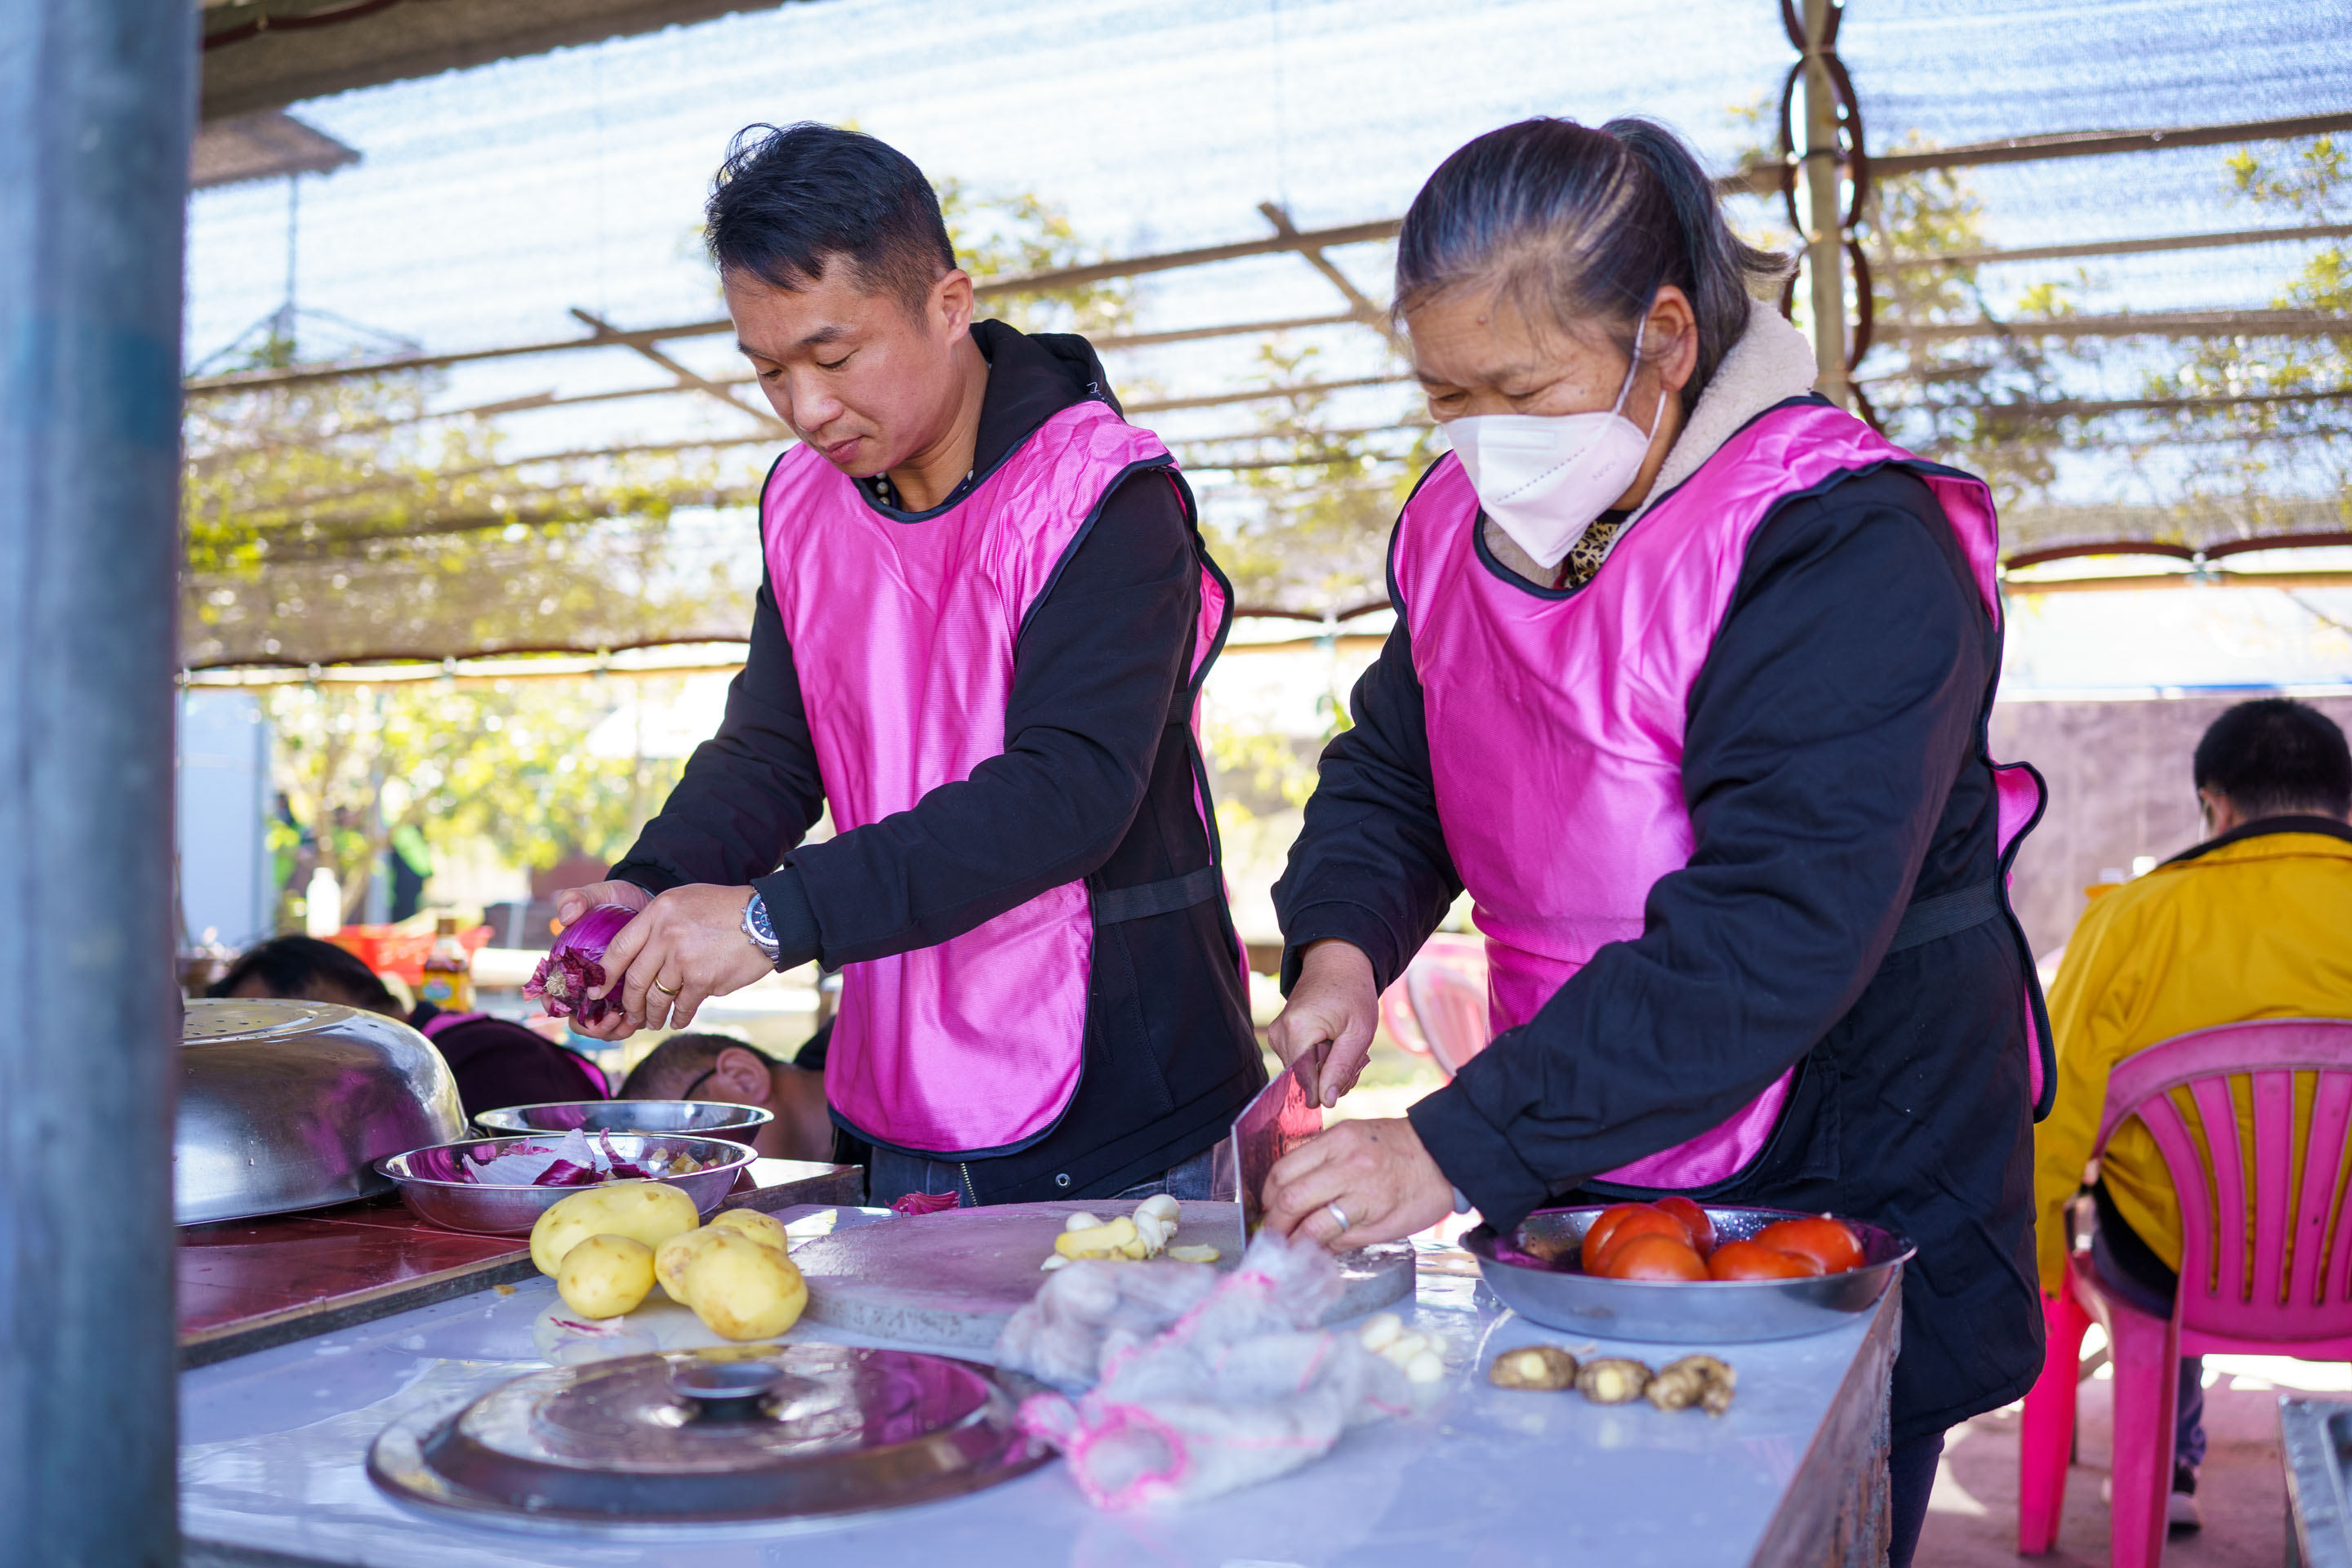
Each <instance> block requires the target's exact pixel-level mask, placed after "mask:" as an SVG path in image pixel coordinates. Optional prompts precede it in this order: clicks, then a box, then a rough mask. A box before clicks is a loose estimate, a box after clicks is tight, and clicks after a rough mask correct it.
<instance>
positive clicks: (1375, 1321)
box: [1356, 1312, 1404, 1351]
mask: <svg viewBox="0 0 2352 1568" xmlns="http://www.w3.org/2000/svg"><path fill="white" fill-rule="evenodd" d="M1402 1332H1404V1320H1403V1319H1402V1318H1400V1317H1398V1316H1397V1315H1396V1314H1395V1313H1394V1312H1375V1313H1374V1314H1372V1316H1370V1318H1367V1319H1366V1320H1364V1326H1363V1327H1362V1328H1360V1329H1359V1330H1357V1331H1356V1337H1357V1338H1358V1339H1359V1340H1360V1341H1362V1342H1363V1346H1364V1348H1365V1349H1366V1350H1368V1351H1382V1350H1386V1349H1387V1348H1388V1347H1389V1346H1390V1345H1391V1344H1392V1343H1394V1342H1395V1341H1396V1337H1397V1336H1398V1335H1399V1334H1401V1333H1402Z"/></svg>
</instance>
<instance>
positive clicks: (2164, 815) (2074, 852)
mask: <svg viewBox="0 0 2352 1568" xmlns="http://www.w3.org/2000/svg"><path fill="white" fill-rule="evenodd" d="M2252 695H2254V694H2252V693H2244V694H2231V695H2228V696H2221V697H2179V698H2172V699H2168V700H2149V701H2136V702H2135V701H2126V702H2004V703H2000V705H1998V706H1997V707H1995V709H1994V710H1993V719H1992V743H1993V755H1994V756H1996V757H1998V758H1999V759H2000V761H2002V762H2005V763H2006V762H2027V763H2032V764H2033V765H2034V766H2035V767H2037V768H2039V769H2040V770H2041V771H2042V777H2043V778H2044V779H2046V780H2048V781H2049V784H2050V809H2049V812H2048V814H2047V815H2045V816H2043V817H2042V826H2040V827H2038V828H2036V829H2034V831H2033V836H2032V837H2030V838H2028V839H2027V840H2026V841H2025V847H2024V848H2023V849H2022V850H2021V851H2020V852H2019V855H2018V861H2017V875H2016V880H2015V882H2014V884H2013V885H2012V887H2011V898H2012V899H2013V900H2015V902H2016V905H2017V910H2018V914H2019V917H2020V918H2021V920H2022V921H2024V923H2025V931H2026V934H2027V935H2028V936H2029V937H2031V938H2032V942H2033V951H2034V952H2036V953H2047V952H2050V951H2051V950H2052V949H2053V948H2055V947H2057V946H2059V945H2060V944H2061V943H2063V942H2065V940H2066V938H2067V936H2068V935H2069V933H2071V932H2072V931H2074V921H2076V920H2077V919H2079V918H2080V917H2081V915H2082V912H2083V907H2084V904H2085V903H2086V902H2088V900H2086V899H2085V898H2084V893H2083V889H2084V888H2085V887H2086V886H2088V885H2090V884H2092V883H2095V882H2097V881H2099V880H2101V879H2103V876H2111V875H2112V874H2113V873H2115V872H2116V871H2122V872H2124V873H2126V875H2127V874H2128V873H2129V871H2130V869H2131V864H2132V861H2133V859H2134V858H2137V857H2139V856H2143V855H2145V856H2151V857H2153V858H2156V859H2158V860H2162V859H2165V858H2168V857H2169V856H2172V855H2177V854H2179V852H2180V851H2181V850H2183V849H2186V848H2188V847H2189V846H2191V845H2193V844H2195V843H2196V842H2197V841H2198V840H2199V839H2200V837H2203V832H2202V829H2201V828H2200V826H2199V823H2198V816H2197V793H2196V790H2195V788H2194V786H2192V785H2191V784H2190V783H2189V758H2190V757H2191V755H2192V754H2193V753H2194V752H2196V750H2197V742H2198V740H2199V738H2200V736H2202V735H2203V734H2204V733H2205V729H2206V726H2208V725H2209V724H2210V723H2212V722H2213V721H2214V720H2215V719H2217V718H2219V717H2220V716H2221V713H2222V711H2223V710H2226V709H2228V708H2231V707H2232V706H2234V705H2235V704H2236V703H2239V702H2242V701H2244V700H2247V698H2248V697H2249V696H2252ZM2311 704H2312V706H2313V707H2315V708H2317V709H2318V710H2320V711H2322V712H2324V713H2326V715H2327V716H2328V717H2329V718H2331V719H2333V720H2335V721H2336V722H2337V723H2338V724H2341V725H2343V726H2344V727H2345V729H2346V730H2347V731H2352V697H2322V698H2315V699H2312V700H2311Z"/></svg>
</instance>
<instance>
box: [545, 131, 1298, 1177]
mask: <svg viewBox="0 0 2352 1568" xmlns="http://www.w3.org/2000/svg"><path fill="white" fill-rule="evenodd" d="M708 218H709V225H708V231H707V232H708V237H709V245H710V248H711V254H712V256H713V258H715V260H716V261H717V263H718V266H719V277H720V279H721V281H722V282H723V284H724V285H725V288H726V292H727V300H728V306H729V310H730V312H731V314H732V315H733V317H734V321H735V326H736V332H737V337H738V341H739V343H740V347H741V349H742V351H743V353H744V355H745V357H746V358H747V359H748V360H749V361H750V363H751V366H752V369H753V371H754V372H755V374H757V375H758V378H759V381H760V384H761V388H762V389H763V390H764V391H765V392H766V394H767V395H768V399H769V401H770V402H771V403H772V405H774V407H775V410H776V413H777V414H778V416H780V417H782V419H783V420H784V421H785V422H786V423H787V424H788V425H790V426H792V428H793V433H794V434H796V435H797V436H799V437H800V438H801V440H800V444H799V445H798V446H796V447H793V448H792V449H790V450H788V451H786V452H785V453H784V455H783V456H782V457H781V458H778V459H777V460H776V463H775V466H774V468H772V469H771V470H770V472H769V475H768V479H767V483H766V485H765V486H764V487H763V489H762V493H761V509H760V523H761V545H762V549H763V553H764V557H765V562H766V567H767V573H766V581H765V583H764V584H763V586H762V587H761V592H760V595H759V599H758V603H757V606H756V608H755V610H754V614H753V620H752V627H751V649H750V653H749V655H748V658H747V662H746V664H745V668H744V670H743V673H742V674H741V675H740V676H739V677H738V678H737V679H736V681H735V684H734V687H733V689H732V690H731V691H730V694H729V699H728V707H727V714H726V719H725V721H724V722H723V723H722V724H721V726H720V728H719V733H718V734H717V735H716V736H715V737H714V738H713V739H712V740H711V741H710V742H708V743H707V744H705V745H703V746H701V747H700V748H698V750H697V751H696V752H695V753H694V755H693V757H692V758H691V759H690V760H689V761H688V764H687V768H686V773H685V776H684V777H683V778H682V779H681V780H680V781H679V783H678V785H677V789H676V790H675V791H673V792H672V794H671V795H670V798H669V800H668V802H667V805H665V806H664V807H663V809H662V812H661V814H660V815H659V816H656V818H655V819H654V820H653V821H652V822H650V823H648V824H647V825H646V829H645V831H644V833H643V834H642V836H641V837H639V839H638V841H637V843H636V845H635V847H633V848H632V849H631V850H630V851H629V852H628V854H626V855H625V856H624V857H623V858H622V859H621V861H620V862H619V863H618V864H617V865H615V866H614V868H613V869H612V871H611V873H610V876H611V878H612V880H610V881H606V882H603V883H599V884H596V885H595V886H593V887H591V888H586V889H574V890H573V891H572V892H571V893H568V894H566V895H564V897H563V899H562V900H561V904H560V908H559V911H558V912H559V914H560V915H561V916H562V918H563V919H565V920H566V921H569V920H572V919H576V918H577V916H578V914H579V912H580V911H581V910H584V909H585V908H586V907H587V906H588V905H589V904H591V903H593V902H619V903H624V904H626V905H628V906H629V907H631V908H633V909H636V910H641V911H642V912H641V913H640V914H639V915H638V916H637V918H636V919H635V920H633V921H631V922H630V923H629V925H628V926H627V927H626V929H625V930H624V931H622V932H621V934H620V935H619V936H618V937H617V938H616V939H614V943H613V945H612V947H611V949H610V952H609V953H608V955H607V968H608V970H609V971H611V972H614V973H617V972H619V971H621V970H622V969H624V968H625V970H626V976H625V984H623V985H622V986H620V987H618V988H616V989H615V990H614V999H616V1000H617V1001H618V1002H619V1003H620V1005H621V1011H620V1013H619V1014H618V1015H617V1016H614V1017H612V1018H609V1019H607V1020H605V1021H604V1022H603V1023H601V1024H597V1025H590V1026H585V1027H586V1028H587V1030H588V1032H591V1033H594V1034H598V1035H600V1036H602V1037H605V1038H618V1037H622V1036H624V1035H625V1034H627V1033H630V1032H631V1031H633V1030H635V1029H636V1028H639V1027H645V1026H655V1027H660V1026H667V1027H671V1028H683V1027H686V1026H688V1025H690V1024H691V1023H692V1022H693V1020H694V1015H695V1011H696V1009H697V1008H698V1006H699V1005H700V1004H701V1003H702V1002H703V1001H705V1000H707V999H708V998H709V997H711V996H714V995H719V994H724V993H726V992H729V991H732V990H735V989H737V988H739V987H740V986H742V985H745V984H750V983H751V981H753V980H756V979H758V978H759V977H760V976H761V975H763V974H765V973H769V972H770V971H771V970H772V969H784V968H791V967H793V966H796V965H799V964H803V963H808V962H809V961H811V960H813V959H814V960H816V961H818V962H820V963H824V964H825V965H826V966H828V967H835V968H839V969H840V970H841V971H842V994H841V1005H840V1011H839V1014H838V1016H837V1017H836V1019H835V1022H834V1024H833V1026H832V1027H831V1038H830V1040H829V1042H827V1044H826V1047H825V1052H824V1087H825V1097H826V1100H827V1101H828V1103H829V1104H830V1106H831V1109H832V1114H833V1118H834V1121H835V1124H836V1126H837V1127H838V1128H839V1129H840V1130H841V1131H842V1133H843V1135H844V1137H845V1140H846V1141H848V1142H851V1143H853V1144H855V1145H862V1146H863V1147H864V1149H865V1150H866V1152H867V1158H868V1169H869V1196H870V1200H871V1201H874V1202H877V1203H885V1204H887V1203H889V1202H891V1201H893V1200H894V1199H896V1198H898V1197H899V1196H901V1195H903V1194H907V1193H908V1192H918V1191H919V1192H929V1193H947V1192H951V1193H954V1194H956V1195H957V1196H958V1198H959V1199H960V1200H961V1202H962V1203H965V1204H968V1205H970V1204H983V1203H1007V1202H1023V1201H1032V1200H1037V1199H1046V1198H1078V1197H1097V1196H1110V1195H1125V1194H1141V1193H1147V1192H1153V1191H1167V1192H1171V1193H1173V1194H1175V1195H1176V1196H1179V1197H1199V1198H1205V1197H1208V1196H1209V1195H1211V1187H1212V1184H1213V1175H1212V1164H1213V1149H1214V1147H1215V1146H1216V1145H1217V1143H1218V1142H1220V1140H1221V1138H1222V1135H1223V1131H1224V1128H1225V1126H1226V1125H1227V1123H1228V1122H1230V1121H1231V1119H1232V1117H1233V1116H1234V1112H1235V1111H1236V1110H1238V1109H1239V1108H1240V1107H1241V1106H1242V1105H1243V1104H1244V1103H1246V1102H1247V1100H1248V1099H1249V1097H1250V1096H1251V1094H1253V1093H1254V1092H1255V1090H1256V1089H1258V1088H1259V1087H1260V1085H1261V1084H1262V1083H1263V1082H1264V1079H1265V1074H1264V1069H1263V1068H1262V1067H1261V1066H1260V1064H1259V1058H1258V1055H1257V1049H1256V1044H1255V1037H1254V1036H1253V1034H1252V1031H1251V1027H1250V1022H1249V1016H1248V1009H1247V1005H1246V993H1245V991H1244V982H1243V972H1242V969H1241V965H1240V956H1239V952H1240V950H1239V945H1238V942H1237V941H1236V939H1235V937H1234V930H1233V925H1232V921H1231V917H1230V915H1229V914H1228V912H1227V910H1226V907H1225V900H1224V889H1223V882H1222V879H1221V878H1220V876H1219V873H1218V869H1217V849H1216V841H1215V829H1214V826H1213V823H1214V817H1213V814H1212V813H1211V811H1210V808H1209V798H1208V787H1207V782H1206V777H1205V773H1204V771H1203V768H1202V761H1201V757H1200V752H1199V749H1198V747H1197V745H1196V743H1195V739H1194V732H1193V721H1194V706H1195V700H1196V699H1197V696H1198V693H1199V690H1200V684H1201V680H1202V677H1203V676H1204V675H1205V673H1206V672H1207V669H1208V666H1209V664H1210V661H1211V660H1212V659H1213V658H1214V657H1215V655H1216V651H1217V649H1218V647H1220V646H1221V644H1222V643H1223V637H1224V634H1225V629H1226V626H1227V625H1228V622H1229V620H1230V616H1231V604H1230V595H1229V594H1228V591H1227V588H1226V585H1225V583H1224V580H1223V576H1222V575H1221V574H1219V573H1218V572H1217V570H1216V568H1215V566H1214V565H1213V563H1211V562H1210V560H1209V558H1208V555H1207V553H1206V552H1205V550H1204V549H1203V548H1202V543H1201V540H1200V535H1199V532H1198V531H1197V529H1196V527H1195V526H1194V519H1193V512H1192V496H1191V492H1190V491H1189V490H1188V489H1186V487H1185V485H1184V482H1183V480H1182V479H1181V477H1180V476H1179V475H1178V473H1177V471H1176V466H1175V462H1174V460H1173V459H1172V458H1171V457H1170V456H1169V454H1168V452H1167V450H1166V448H1165V447H1162V446H1161V445H1160V440H1159V438H1158V437H1155V436H1153V435H1152V434H1151V433H1150V432H1149V431H1146V430H1141V429H1139V428H1137V427H1136V426H1131V425H1129V424H1128V423H1126V421H1125V420H1124V419H1123V418H1122V417H1121V416H1120V414H1119V410H1118V403H1117V402H1116V400H1115V399H1114V398H1113V397H1112V396H1111V394H1110V392H1109V390H1108V384H1107V377H1106V376H1105V374H1104V373H1103V369H1102V365H1101V363H1100V362H1099V361H1098V360H1097V358H1096V357H1095V353H1094V351H1093V349H1092V348H1091V347H1089V346H1088V345H1087V342H1085V340H1083V339H1081V338H1077V337H1070V336H1055V335H1042V336H1034V337H1032V336H1026V335H1024V334H1023V333H1021V332H1018V331H1013V330H1012V329H1011V328H1009V327H1007V326H1004V325H1003V323H1001V322H994V321H982V322H974V321H972V319H971V313H972V285H971V279H970V277H968V276H967V275H966V274H965V273H964V272H963V271H962V270H961V268H958V267H957V266H956V262H955V256H954V252H953V250H952V249H951V247H950V243H949V239H948V235H947V229H946V226H945V225H944V223H943V222H942V220H941V217H940V208H939V202H938V198H937V196H936V195H934V193H933V191H932V189H931V186H930V184H929V182H928V181H926V180H925V179H924V177H923V175H922V174H921V172H920V171H919V170H918V169H917V168H916V167H915V165H914V164H913V163H910V162H909V161H908V159H907V158H906V157H905V156H904V155H903V154H901V153H897V152H895V151H894V150H892V149H891V148H889V147H887V146H885V145H884V144H883V143H881V142H877V141H876V140H875V139H873V138H872V137H869V136H863V135H859V134H856V133H855V132H845V131H838V130H835V129H832V128H830V127H825V126H819V125H796V126H792V127H788V128H786V129H783V130H781V131H779V130H774V129H772V128H770V127H765V126H762V127H757V128H755V132H746V133H745V135H744V136H742V137H740V138H739V139H738V141H737V144H736V147H735V149H734V151H733V152H732V153H730V156H729V158H728V161H727V163H726V165H725V167H724V168H722V169H721V171H720V173H719V179H718V182H717V184H716V186H715V188H714V191H713V194H712V195H711V198H710V203H709V213H708ZM828 810H829V811H830V814H831V818H832V825H833V828H834V834H833V836H832V837H829V838H826V839H824V840H822V841H819V842H811V841H809V839H808V834H809V831H810V829H811V828H812V827H813V826H815V825H816V823H817V822H818V820H819V818H820V816H822V815H824V813H826V812H827V811H828Z"/></svg>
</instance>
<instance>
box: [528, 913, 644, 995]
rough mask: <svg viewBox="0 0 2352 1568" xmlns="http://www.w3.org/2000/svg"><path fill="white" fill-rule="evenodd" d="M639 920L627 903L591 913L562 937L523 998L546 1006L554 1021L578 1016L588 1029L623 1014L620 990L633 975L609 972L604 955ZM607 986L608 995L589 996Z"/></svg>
mask: <svg viewBox="0 0 2352 1568" xmlns="http://www.w3.org/2000/svg"><path fill="white" fill-rule="evenodd" d="M636 915H637V911H636V910H633V909H630V908H629V907H628V906H627V905H625V904H598V905H596V906H594V907H593V908H592V909H591V910H588V912H587V913H586V914H583V915H582V916H581V917H580V918H579V919H578V920H576V921H572V923H571V924H570V925H568V926H565V927H564V928H563V930H562V932H561V933H559V934H558V935H557V937H556V939H555V942H554V944H553V945H552V946H551V947H550V948H549V949H548V950H547V956H546V957H545V958H543V959H541V960H540V962H539V967H538V968H537V969H536V970H533V971H532V972H531V976H530V982H529V983H528V984H525V985H524V986H523V988H522V994H524V995H526V996H530V997H533V998H536V999H539V1000H541V1001H544V1002H545V1003H546V1004H547V1013H548V1016H550V1017H551V1018H572V1017H576V1018H578V1019H579V1020H580V1021H581V1022H582V1023H583V1024H594V1023H600V1022H602V1021H603V1020H604V1019H605V1018H606V1017H609V1016H612V1015H614V1014H616V1013H618V1012H620V1010H621V996H620V992H621V985H622V983H623V982H624V981H625V980H626V979H627V978H628V974H627V972H626V971H623V972H622V973H619V974H613V975H607V974H606V973H605V972H604V950H605V949H606V948H608V947H610V946H611V945H612V943H613V939H614V937H616V936H618V935H620V934H621V928H622V927H624V926H625V925H627V924H628V923H629V922H630V921H633V920H635V918H636ZM608 983H609V984H610V985H611V987H612V990H611V993H610V994H607V995H604V996H603V997H595V998H592V997H591V996H590V995H589V993H590V992H591V991H593V990H595V989H597V988H598V987H599V986H603V985H605V984H608Z"/></svg>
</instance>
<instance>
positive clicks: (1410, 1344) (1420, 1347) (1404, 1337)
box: [1381, 1334, 1429, 1366]
mask: <svg viewBox="0 0 2352 1568" xmlns="http://www.w3.org/2000/svg"><path fill="white" fill-rule="evenodd" d="M1428 1348H1429V1336H1428V1335H1427V1334H1399V1335H1398V1336H1397V1337H1396V1338H1394V1339H1392V1340H1391V1341H1390V1342H1388V1344H1387V1345H1386V1346H1384V1347H1383V1348H1382V1349H1381V1354H1382V1355H1384V1356H1386V1357H1388V1358H1389V1360H1391V1361H1392V1362H1394V1363H1397V1365H1399V1366H1402V1365H1403V1364H1404V1363H1407V1362H1409V1361H1411V1360H1412V1358H1413V1357H1415V1356H1417V1355H1419V1354H1420V1353H1421V1352H1423V1351H1425V1350H1427V1349H1428Z"/></svg>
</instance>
